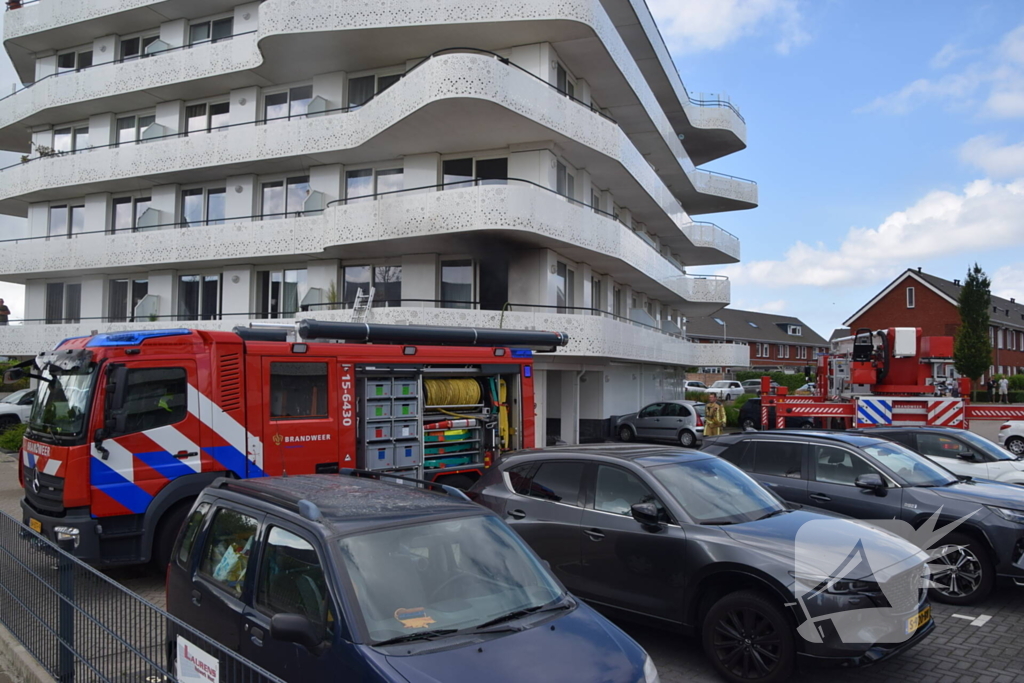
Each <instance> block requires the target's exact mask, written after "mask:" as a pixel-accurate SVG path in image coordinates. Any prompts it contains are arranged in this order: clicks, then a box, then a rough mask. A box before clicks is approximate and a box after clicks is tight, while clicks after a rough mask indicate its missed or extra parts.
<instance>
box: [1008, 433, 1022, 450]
mask: <svg viewBox="0 0 1024 683" xmlns="http://www.w3.org/2000/svg"><path fill="white" fill-rule="evenodd" d="M1006 450H1008V451H1010V452H1011V453H1013V454H1014V455H1024V439H1022V438H1020V437H1019V436H1011V437H1010V438H1009V439H1007V440H1006Z"/></svg>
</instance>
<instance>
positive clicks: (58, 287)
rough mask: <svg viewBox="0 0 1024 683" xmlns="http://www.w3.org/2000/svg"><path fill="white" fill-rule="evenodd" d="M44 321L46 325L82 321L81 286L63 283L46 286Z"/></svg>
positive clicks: (49, 283)
mask: <svg viewBox="0 0 1024 683" xmlns="http://www.w3.org/2000/svg"><path fill="white" fill-rule="evenodd" d="M45 321H46V324H47V325H59V324H60V323H64V324H70V323H78V322H81V321H82V285H81V284H78V283H75V284H66V283H64V282H48V283H47V284H46V304H45Z"/></svg>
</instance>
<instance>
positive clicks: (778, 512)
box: [754, 508, 792, 522]
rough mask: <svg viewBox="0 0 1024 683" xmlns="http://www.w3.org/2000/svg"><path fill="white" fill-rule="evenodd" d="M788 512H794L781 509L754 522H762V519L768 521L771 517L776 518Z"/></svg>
mask: <svg viewBox="0 0 1024 683" xmlns="http://www.w3.org/2000/svg"><path fill="white" fill-rule="evenodd" d="M787 512H792V510H787V509H786V508H781V509H779V510H772V511H771V512H769V513H768V514H767V515H763V516H761V517H758V518H757V519H755V520H754V521H755V522H760V521H761V520H762V519H768V518H769V517H774V516H775V515H783V514H785V513H787Z"/></svg>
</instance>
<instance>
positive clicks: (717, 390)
mask: <svg viewBox="0 0 1024 683" xmlns="http://www.w3.org/2000/svg"><path fill="white" fill-rule="evenodd" d="M708 393H709V394H714V395H715V396H717V397H718V398H719V399H720V400H722V401H732V400H735V399H737V398H739V397H740V396H742V395H743V385H742V384H741V383H739V382H737V381H735V380H729V379H720V380H718V381H717V382H715V383H714V384H712V385H711V386H710V387H709V388H708Z"/></svg>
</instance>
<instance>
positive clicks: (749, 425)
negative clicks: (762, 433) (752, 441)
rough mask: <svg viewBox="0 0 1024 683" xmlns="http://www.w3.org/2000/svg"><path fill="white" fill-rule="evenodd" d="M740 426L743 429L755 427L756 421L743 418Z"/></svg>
mask: <svg viewBox="0 0 1024 683" xmlns="http://www.w3.org/2000/svg"><path fill="white" fill-rule="evenodd" d="M740 426H741V427H743V428H744V429H757V423H756V422H754V421H753V420H751V419H750V418H749V417H748V418H747V419H745V420H743V423H742V424H741V425H740Z"/></svg>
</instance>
